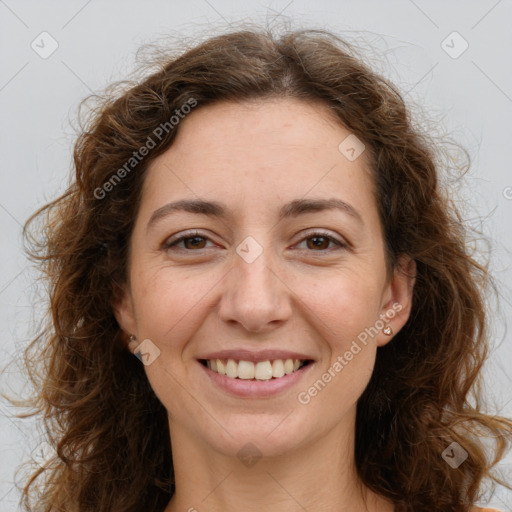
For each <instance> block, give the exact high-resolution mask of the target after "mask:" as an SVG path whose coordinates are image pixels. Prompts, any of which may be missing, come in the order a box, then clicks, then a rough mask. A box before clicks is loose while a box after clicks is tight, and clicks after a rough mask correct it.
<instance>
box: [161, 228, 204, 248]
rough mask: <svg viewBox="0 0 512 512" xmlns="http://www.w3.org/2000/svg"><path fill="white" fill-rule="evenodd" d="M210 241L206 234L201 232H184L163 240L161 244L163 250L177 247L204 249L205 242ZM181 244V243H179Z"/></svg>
mask: <svg viewBox="0 0 512 512" xmlns="http://www.w3.org/2000/svg"><path fill="white" fill-rule="evenodd" d="M208 241H210V239H209V238H208V237H207V236H203V235H202V234H201V233H194V232H192V233H185V234H184V235H182V236H180V237H178V238H174V239H172V238H171V239H170V240H168V241H167V242H165V243H164V244H163V246H162V248H163V249H164V250H169V249H178V250H186V251H194V250H200V249H206V248H207V246H206V243H207V242H208ZM179 244H183V245H179Z"/></svg>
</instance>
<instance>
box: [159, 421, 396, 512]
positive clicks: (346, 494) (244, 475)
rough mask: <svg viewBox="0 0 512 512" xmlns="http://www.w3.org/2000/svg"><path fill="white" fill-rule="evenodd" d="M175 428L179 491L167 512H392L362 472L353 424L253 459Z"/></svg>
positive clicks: (177, 488) (176, 483)
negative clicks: (225, 451) (364, 480)
mask: <svg viewBox="0 0 512 512" xmlns="http://www.w3.org/2000/svg"><path fill="white" fill-rule="evenodd" d="M352 420H353V421H352V422H353V424H354V426H355V414H354V418H352ZM170 431H171V442H172V453H173V465H174V473H175V485H176V492H175V494H174V496H173V497H172V499H171V501H170V502H169V505H168V506H167V508H166V509H165V512H185V511H187V512H199V511H201V512H203V511H217V510H219V511H220V510H222V511H223V512H239V511H240V510H244V511H245V512H259V511H261V510H265V511H266V512H299V511H303V510H315V511H318V512H331V511H336V512H393V506H392V504H391V503H390V502H388V501H387V500H385V499H384V498H382V497H381V496H379V495H377V494H375V493H373V492H372V491H370V490H369V489H368V488H366V487H365V486H364V485H362V483H361V481H360V480H359V478H358V476H357V473H356V470H355V465H354V436H353V432H354V429H353V428H352V429H349V430H347V429H346V428H345V429H342V428H339V429H336V428H335V429H333V430H332V431H331V432H329V434H328V435H327V436H323V437H322V438H321V439H318V440H315V441H313V442H310V443H309V444H304V445H301V446H300V447H298V448H297V449H295V450H294V451H292V452H290V451H288V452H287V453H285V454H282V455H279V456H277V455H275V456H272V457H261V458H259V459H258V458H257V457H256V458H255V459H253V460H250V459H245V458H244V460H241V459H240V458H238V457H230V456H227V455H225V454H223V453H220V452H219V451H217V450H215V449H214V448H212V446H209V445H202V444H201V442H199V441H198V439H197V438H196V437H194V436H193V434H191V433H190V431H187V430H186V429H185V428H181V426H180V425H176V424H173V423H172V422H170ZM343 432H345V434H346V433H347V432H350V433H349V434H346V435H345V436H343Z"/></svg>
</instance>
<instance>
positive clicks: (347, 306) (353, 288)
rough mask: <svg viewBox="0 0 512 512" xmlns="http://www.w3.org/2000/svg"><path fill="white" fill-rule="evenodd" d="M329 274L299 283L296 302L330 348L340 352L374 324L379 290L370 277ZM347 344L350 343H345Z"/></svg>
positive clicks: (354, 272) (360, 274)
mask: <svg viewBox="0 0 512 512" xmlns="http://www.w3.org/2000/svg"><path fill="white" fill-rule="evenodd" d="M364 274H365V273H364V272H356V271H348V270H343V271H339V272H336V271H332V272H328V273H326V274H325V276H323V277H321V278H320V279H314V280H303V284H302V285H301V287H300V294H299V296H300V301H301V302H302V303H304V304H305V305H306V308H304V311H305V312H306V311H309V312H310V313H309V316H310V318H311V322H312V323H313V324H314V325H315V326H317V327H318V328H319V329H320V331H321V332H320V333H321V335H322V336H323V337H324V339H325V340H327V341H328V342H329V344H330V345H331V348H332V349H337V350H344V347H345V346H346V345H347V342H350V341H351V340H352V339H353V338H355V337H357V335H358V334H359V333H361V332H362V331H364V329H365V328H368V327H370V326H372V325H374V323H375V321H376V319H377V318H378V312H379V306H380V299H381V297H380V294H379V289H378V287H377V286H375V282H376V281H377V278H376V276H375V279H373V278H372V277H371V275H370V274H368V273H367V274H366V275H364ZM349 344H350V343H349Z"/></svg>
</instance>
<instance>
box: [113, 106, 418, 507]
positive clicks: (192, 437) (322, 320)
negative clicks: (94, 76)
mask: <svg viewBox="0 0 512 512" xmlns="http://www.w3.org/2000/svg"><path fill="white" fill-rule="evenodd" d="M349 134H350V131H348V130H347V129H346V128H344V127H343V126H342V125H341V124H340V123H338V122H336V121H334V120H333V119H332V118H331V117H330V116H329V113H328V111H327V110H326V108H325V107H324V106H323V105H318V104H314V103H309V102H308V103H306V102H303V101H300V100H295V99H277V100H258V101H253V102H250V103H249V102H246V103H235V102H222V103H217V104H214V105H212V106H206V107H202V108H201V107H200V106H199V107H197V108H196V109H195V110H193V111H192V112H191V113H190V114H189V115H188V116H187V117H186V118H185V119H184V120H183V121H181V123H180V125H179V132H178V135H177V138H176V140H175V142H174V144H173V145H172V146H171V147H170V148H169V149H168V150H167V151H166V152H165V153H163V154H162V155H160V156H159V157H157V158H156V159H155V160H154V161H153V162H152V163H151V164H150V166H149V168H148V171H147V177H146V180H145V183H144V187H143V193H142V200H141V204H140V209H139V212H138V216H137V219H136V223H135V226H134V230H133V233H132V238H131V245H130V262H129V282H128V284H127V285H126V287H125V288H124V292H123V293H122V294H121V295H120V297H119V298H118V299H117V300H116V301H115V303H114V304H113V307H114V311H115V314H116V317H117V319H118V322H119V324H120V326H121V327H122V329H123V330H124V331H125V332H126V333H127V334H130V335H134V336H136V338H137V340H139V341H138V342H140V341H141V340H144V339H150V340H151V341H152V342H153V343H154V345H155V346H157V347H158V348H159V350H160V355H159V356H158V357H157V358H156V359H155V361H154V362H153V363H152V364H150V365H148V366H145V370H146V373H147V377H148V379H149V381H150V383H151V386H152V388H153V389H154V391H155V393H156V395H157V396H158V397H159V399H160V400H161V402H162V403H163V404H164V406H165V407H166V409H167V411H168V417H169V427H170V433H171V443H172V451H173V464H174V470H175V476H176V493H175V495H174V496H173V498H172V500H171V501H170V503H169V505H168V507H167V509H166V512H178V511H191V512H192V511H193V510H197V511H223V512H234V511H237V512H238V511H239V510H245V511H249V512H253V511H254V512H255V511H260V510H266V511H270V512H274V511H279V512H283V511H284V512H288V511H289V512H292V511H293V512H295V511H297V512H298V511H304V510H308V511H309V510H315V511H337V512H340V511H346V512H348V511H350V512H363V511H365V512H391V511H392V510H393V506H392V505H391V504H390V503H389V502H388V501H386V500H385V499H383V498H382V497H379V496H377V495H375V494H374V493H372V492H371V491H370V490H368V489H367V488H365V487H364V486H363V485H362V484H361V483H360V481H359V480H358V478H357V475H356V472H355V468H354V455H353V450H354V430H355V413H356V403H357V400H358V398H359V397H360V395H361V394H362V392H363V391H364V389H365V387H366V385H367V383H368V381H369V379H370V376H371V374H372V371H373V367H374V362H375V357H376V352H377V350H378V347H380V346H383V345H385V344H386V343H389V342H390V341H391V340H392V338H393V337H392V336H386V335H385V334H384V333H382V332H380V331H379V333H378V334H377V335H375V336H373V337H371V336H370V337H369V339H368V342H367V345H366V346H364V345H361V347H362V349H361V351H360V352H358V353H357V354H356V355H354V357H353V359H352V360H351V361H349V362H348V364H346V366H344V367H343V369H342V371H340V372H338V373H337V374H336V377H334V378H332V380H331V382H329V383H328V384H327V385H326V386H325V388H324V389H323V390H321V391H320V392H319V393H318V394H317V395H316V396H314V397H313V398H311V401H310V402H309V403H308V404H306V405H304V404H301V403H300V402H299V401H298V399H297V395H298V393H299V392H301V391H307V390H308V388H309V387H310V386H311V385H312V384H313V383H314V382H315V381H317V379H319V378H321V376H322V374H324V373H325V372H327V370H328V369H329V368H330V367H332V366H333V364H334V363H335V361H336V360H337V357H338V356H340V355H342V356H343V354H345V352H346V351H347V350H349V348H350V346H351V343H352V342H353V340H355V339H356V338H357V335H358V334H360V333H361V332H362V331H364V329H365V328H368V327H370V326H374V325H375V323H376V321H377V320H378V319H379V315H383V314H385V313H386V312H387V311H389V310H390V309H393V308H392V305H393V304H400V305H401V309H400V311H399V312H397V313H396V315H394V318H392V319H391V320H389V322H387V323H386V325H389V326H391V328H392V329H393V332H394V333H395V334H396V333H397V332H398V331H399V330H400V329H401V328H402V326H403V325H404V324H405V322H406V321H407V318H408V317H409V313H410V308H411V300H412V290H413V286H414V280H413V278H411V277H407V276H406V274H405V273H404V272H400V271H398V270H395V271H388V268H387V266H386V260H385V253H384V241H383V235H382V227H381V223H380V220H379V215H378V211H377V204H376V200H375V197H374V195H373V185H372V181H371V178H370V175H369V171H368V165H367V161H366V153H364V152H363V154H362V155H361V156H360V157H359V158H357V159H356V160H354V161H349V160H348V159H347V158H346V157H345V156H344V155H343V154H341V153H340V151H339V150H338V145H339V144H340V142H341V141H343V140H344V139H345V138H346V137H347V136H348V135H349ZM198 198H201V199H205V200H214V201H220V202H222V203H224V204H225V206H226V208H227V209H228V217H227V218H226V219H218V218H214V217H209V216H205V215H201V214H195V213H188V212H181V211H180V212H175V213H173V214H171V215H168V216H166V217H164V218H161V219H160V220H159V221H158V222H156V223H155V224H153V225H152V227H151V228H149V229H147V224H148V221H149V219H150V218H151V216H152V214H153V212H154V211H155V210H157V209H159V208H160V207H162V206H163V205H165V204H167V203H169V202H171V201H175V200H178V199H198ZM302 198H306V199H313V198H337V199H342V200H343V201H345V202H347V203H349V204H350V205H351V206H352V207H353V208H355V209H356V210H357V211H358V212H359V214H360V216H361V221H358V220H357V219H356V218H355V217H353V216H351V215H349V214H347V213H345V212H342V211H338V210H333V209H331V210H324V211H320V212H309V213H307V214H304V215H299V216H296V217H291V218H288V219H284V220H281V221H279V220H278V217H277V215H278V210H279V208H280V207H281V206H282V205H284V204H285V203H288V202H289V201H291V200H294V199H302ZM190 229H198V230H199V231H201V236H202V237H207V238H201V239H198V240H196V243H195V245H194V243H193V242H194V240H191V239H189V240H188V241H185V242H183V241H182V242H179V243H178V245H177V246H174V247H171V248H168V247H165V242H166V241H169V239H170V237H171V236H173V235H175V234H176V235H179V234H183V233H184V232H186V230H190ZM318 229H321V230H323V231H327V235H328V236H331V237H333V238H334V239H335V240H336V239H337V240H339V241H340V242H342V243H345V244H347V242H348V245H346V246H345V247H342V246H337V245H336V243H335V242H328V240H326V239H323V238H322V239H321V240H320V241H317V245H315V244H314V243H313V240H312V239H311V236H312V233H313V232H315V231H317V230H318ZM189 236H190V235H189ZM247 236H251V237H253V238H254V239H255V240H256V241H257V242H258V243H259V244H260V246H261V247H262V249H263V252H262V254H261V255H260V256H259V257H258V258H257V259H255V260H254V261H253V262H252V263H247V262H246V261H244V259H242V258H241V257H240V256H239V254H238V253H237V252H236V248H237V246H238V245H239V244H240V243H241V242H242V240H244V239H245V238H246V237H247ZM322 236H323V235H322ZM318 246H320V247H318ZM187 251H188V252H187ZM400 262H401V264H402V265H403V266H404V267H408V270H409V272H414V268H413V267H414V264H413V262H412V261H411V260H410V259H408V258H407V257H405V256H402V257H401V258H400ZM381 318H382V316H381ZM135 345H137V343H134V344H133V343H132V344H131V347H130V348H131V349H132V350H133V348H134V346H135ZM234 348H245V349H249V350H254V351H257V350H263V349H276V348H277V349H284V350H295V351H298V352H301V353H305V354H308V355H310V357H311V358H313V359H314V360H315V362H314V365H313V366H312V367H311V368H310V369H309V371H308V374H307V377H306V376H305V377H304V378H303V379H301V380H300V381H299V382H298V383H297V384H296V385H295V386H294V387H293V388H292V389H290V390H287V391H285V392H283V393H280V394H278V395H276V396H273V397H270V398H259V399H247V398H238V397H234V396H231V395H229V394H227V393H226V392H224V391H222V390H220V389H219V388H218V387H216V386H215V385H212V384H211V383H210V380H209V379H208V377H207V375H206V372H205V371H204V369H203V368H202V367H201V366H200V365H199V363H198V362H197V360H196V358H197V357H199V355H201V354H205V353H208V352H212V351H214V350H223V349H234ZM247 443H252V444H253V445H255V446H256V447H257V450H258V451H259V453H260V454H261V456H262V458H261V459H259V460H258V461H257V463H256V464H254V465H252V466H250V467H248V466H246V465H245V464H243V463H242V461H241V459H240V458H239V457H238V456H237V453H238V452H239V450H240V449H241V448H242V447H243V446H244V445H246V444H247Z"/></svg>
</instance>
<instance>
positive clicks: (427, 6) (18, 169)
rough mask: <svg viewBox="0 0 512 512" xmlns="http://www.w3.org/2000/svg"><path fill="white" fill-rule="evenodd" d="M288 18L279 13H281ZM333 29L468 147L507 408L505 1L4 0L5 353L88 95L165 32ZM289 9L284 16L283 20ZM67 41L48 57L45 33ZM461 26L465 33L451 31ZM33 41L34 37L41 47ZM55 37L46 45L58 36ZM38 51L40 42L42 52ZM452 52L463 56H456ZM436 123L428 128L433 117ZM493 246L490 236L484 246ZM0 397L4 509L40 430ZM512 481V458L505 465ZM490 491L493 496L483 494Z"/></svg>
mask: <svg viewBox="0 0 512 512" xmlns="http://www.w3.org/2000/svg"><path fill="white" fill-rule="evenodd" d="M278 15H279V18H276V16H278ZM287 18H289V19H291V20H292V22H293V26H294V27H297V28H298V27H301V26H308V27H310V26H313V27H316V28H320V27H322V28H327V29H330V30H333V31H335V32H337V33H339V34H340V35H342V36H345V37H346V38H347V39H349V40H354V38H357V41H359V42H360V43H361V44H363V45H368V56H369V59H373V61H374V65H375V66H376V67H377V69H378V70H379V71H380V72H382V73H384V74H385V75H386V76H388V77H389V78H390V79H391V80H393V81H394V82H395V83H396V84H397V85H398V86H399V87H400V88H401V90H402V91H403V92H404V96H405V99H406V100H407V101H410V102H414V103H415V104H418V105H421V106H422V108H423V110H424V111H425V113H426V115H427V118H428V119H429V120H430V122H429V124H428V126H429V127H430V128H431V129H433V130H435V131H439V133H444V132H446V133H449V134H451V135H452V137H453V138H454V139H455V140H456V141H458V142H460V143H461V144H462V145H464V146H465V147H466V148H467V149H468V150H469V152H470V154H471V157H472V160H473V163H472V169H471V171H470V173H469V175H468V176H467V178H466V181H465V182H464V186H463V187H462V188H461V189H460V190H459V193H458V197H460V198H461V199H464V200H465V201H466V203H467V205H468V207H469V208H467V209H466V210H465V212H464V213H465V218H466V219H467V222H468V225H470V226H472V227H477V228H479V229H481V230H482V231H483V233H484V235H485V237H486V239H487V241H488V244H489V247H490V248H491V250H492V261H491V269H492V271H493V275H494V276H495V277H496V279H497V280H498V281H499V282H500V283H501V284H500V294H501V299H500V300H501V302H500V308H497V307H496V306H495V305H493V306H492V308H491V309H492V313H493V318H494V328H493V340H494V345H493V351H492V355H491V357H490V359H489V361H488V363H487V365H486V367H485V373H484V375H485V382H486V392H487V399H488V404H489V405H488V410H489V412H490V413H493V414H497V413H500V414H503V415H506V416H509V417H511V416H512V389H511V385H510V384H511V377H510V373H511V372H510V370H511V361H512V336H511V334H510V333H507V321H508V319H510V318H511V314H512V305H511V303H512V293H511V288H510V283H511V276H512V270H511V264H510V263H511V257H510V254H511V249H512V222H511V214H512V173H511V160H512V158H511V155H512V153H511V151H510V147H511V141H510V138H511V137H510V135H511V130H510V119H511V118H512V69H511V54H510V49H511V48H512V31H511V30H510V23H511V21H512V2H511V1H510V0H500V1H496V0H481V1H449V2H448V1H430V2H427V1H426V0H415V1H413V0H395V1H387V2H378V1H360V2H355V1H354V2H349V1H347V0H345V1H337V2H336V1H334V0H330V1H329V0H315V2H306V1H304V0H291V1H290V0H278V1H277V0H276V1H270V0H266V1H263V0H262V1H256V0H250V1H245V2H243V4H242V3H239V2H236V1H234V0H232V1H229V0H188V1H187V2H181V3H180V2H171V1H169V2H163V1H144V2H142V1H138V2H137V1H123V2H121V1H110V2H108V3H107V2H106V1H101V0H90V1H86V0H80V1H76V0H73V1H66V2H64V1H62V2H56V1H45V2H36V1H35V0H34V1H27V0H22V1H21V0H20V1H15V0H5V1H2V0H0V41H1V48H2V55H1V63H0V112H1V118H0V130H1V132H0V172H1V178H0V179H1V181H0V183H1V186H0V224H1V233H2V238H3V243H2V244H1V260H0V261H1V262H2V265H1V266H0V314H1V324H0V330H1V337H0V339H1V343H2V350H3V362H4V363H8V362H9V361H11V360H13V359H15V358H17V357H19V356H20V354H21V351H22V349H23V347H24V346H25V345H26V343H27V342H28V341H29V339H30V338H31V336H33V334H34V332H35V329H36V327H37V321H38V317H39V316H40V315H41V314H42V311H43V309H44V305H43V304H42V303H41V297H42V287H41V286H40V285H37V283H36V282H35V274H34V272H33V270H31V268H30V267H29V264H28V262H27V260H26V259H25V257H24V254H23V251H22V249H21V235H20V233H21V226H22V224H23V223H24V221H25V220H26V219H27V217H28V216H29V215H30V214H31V213H32V212H33V211H34V210H35V209H36V208H37V207H39V206H41V205H42V204H44V203H45V202H46V201H48V200H49V199H52V198H54V197H56V195H57V193H59V192H61V191H63V190H64V188H65V186H66V184H67V182H68V179H69V171H70V169H71V155H72V144H73V141H74V138H75V131H74V129H73V126H75V125H76V112H77V106H78V103H79V101H80V100H81V99H82V98H84V97H85V96H87V95H88V94H90V93H91V92H97V91H101V90H102V89H103V88H104V87H105V86H106V85H108V84H109V83H110V82H112V81H113V80H119V79H123V78H125V77H126V76H127V74H128V73H129V72H130V71H132V70H133V69H134V66H135V57H134V56H135V52H136V50H137V49H138V48H139V47H140V46H141V45H142V44H144V43H148V42H152V41H155V40H157V39H159V38H161V37H163V36H166V35H171V36H172V37H174V36H178V37H180V36H190V35H193V34H195V33H200V34H201V35H204V34H206V33H210V34H213V33H214V32H217V31H222V30H223V29H225V28H227V27H228V26H229V24H230V23H237V22H239V21H242V20H243V21H252V22H261V23H265V22H268V23H269V24H273V23H282V21H283V20H286V19H287ZM280 20H281V21H280ZM44 31H46V32H48V33H49V34H50V35H51V37H52V38H53V39H55V41H56V42H57V44H58V48H57V50H56V51H55V52H54V53H53V54H52V55H50V56H49V57H48V58H46V59H44V58H42V57H41V56H40V55H39V54H38V53H36V51H34V50H33V49H32V47H31V43H32V42H33V41H34V40H35V42H36V43H38V41H39V43H38V44H39V45H40V46H42V43H41V42H40V41H41V37H38V36H39V35H40V34H41V32H44ZM454 31H457V32H458V33H459V34H460V35H461V36H462V38H463V39H464V40H466V41H467V43H468V44H469V47H468V49H467V50H466V51H465V52H464V53H462V54H461V55H460V56H457V58H453V56H454V55H455V53H458V52H459V51H460V50H461V49H463V46H462V45H463V44H464V43H463V41H462V40H457V39H456V37H455V39H454V38H453V36H451V37H450V38H448V40H447V43H445V46H446V45H449V46H451V47H452V48H451V49H448V48H447V50H448V51H450V52H452V56H450V55H449V54H448V53H447V52H446V51H445V49H443V47H442V46H441V44H442V42H443V41H444V40H445V39H446V38H447V36H449V35H450V34H451V33H452V32H454ZM36 43H34V44H36ZM49 44H50V41H49V39H47V40H46V43H45V49H48V48H49V47H50V46H49ZM40 51H43V50H42V49H41V50H40ZM454 52H455V53H454ZM425 126H427V125H425ZM483 246H484V245H483V244H482V247H483ZM1 389H2V391H3V392H7V393H13V392H21V393H23V392H27V390H28V389H29V388H28V387H27V385H26V381H25V379H24V378H23V375H22V373H21V372H20V366H19V365H17V364H14V365H12V366H10V367H9V368H8V369H6V370H5V371H4V373H3V374H2V376H1ZM13 413H14V409H13V408H12V406H10V405H9V403H8V402H6V401H5V400H2V401H1V402H0V432H1V434H2V435H1V436H0V452H1V454H0V460H1V461H2V464H1V469H0V500H1V505H0V510H1V512H8V511H15V510H17V509H18V508H17V502H18V497H19V493H18V491H17V490H16V488H15V482H16V481H17V479H19V478H20V477H21V475H22V473H20V474H19V475H18V477H16V476H15V475H14V471H15V468H17V467H18V466H19V465H20V464H21V463H22V462H23V461H24V460H26V459H30V457H31V453H36V452H37V450H36V452H34V450H35V449H36V447H38V446H39V445H40V443H41V441H42V440H43V432H42V429H41V428H40V427H38V426H37V425H36V424H35V422H34V420H32V419H28V420H19V419H16V418H14V417H13ZM499 468H500V470H501V471H502V472H503V475H504V477H505V478H506V479H507V481H509V482H510V481H512V456H510V455H509V456H508V458H507V459H505V460H504V461H503V462H502V463H501V464H500V466H499ZM488 500H489V497H487V498H485V500H484V501H483V503H485V502H486V501H488ZM489 504H490V505H492V506H495V507H497V508H500V509H502V510H507V511H508V510H512V494H511V493H510V492H509V491H506V490H505V489H503V488H498V489H497V491H496V494H495V495H494V497H492V498H491V499H490V501H489Z"/></svg>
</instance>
